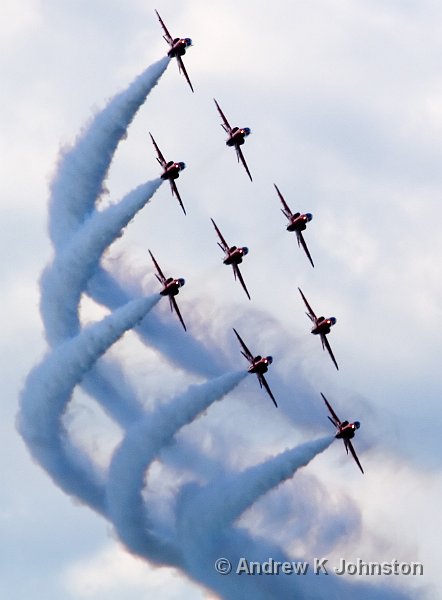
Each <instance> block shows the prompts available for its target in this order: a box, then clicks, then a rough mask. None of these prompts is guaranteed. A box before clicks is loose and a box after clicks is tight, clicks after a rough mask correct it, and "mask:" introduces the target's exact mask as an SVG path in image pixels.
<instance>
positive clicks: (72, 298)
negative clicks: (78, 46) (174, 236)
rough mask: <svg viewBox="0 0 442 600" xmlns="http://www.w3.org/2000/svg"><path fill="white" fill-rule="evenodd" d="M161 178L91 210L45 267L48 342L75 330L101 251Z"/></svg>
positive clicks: (43, 299) (43, 312) (43, 305)
mask: <svg viewBox="0 0 442 600" xmlns="http://www.w3.org/2000/svg"><path fill="white" fill-rule="evenodd" d="M162 181H163V180H162V179H160V178H158V179H156V180H155V181H149V182H147V183H144V184H142V185H139V186H138V187H137V188H135V189H134V190H132V191H131V192H130V193H129V194H128V195H127V196H125V197H124V198H123V199H122V200H121V201H120V202H119V203H118V204H114V205H112V206H109V207H108V208H106V209H105V210H103V211H101V212H95V213H93V214H92V215H91V216H90V217H89V218H88V219H87V220H86V221H85V222H84V224H83V226H82V227H81V229H79V230H78V231H77V232H76V233H75V234H74V235H73V236H72V237H71V239H70V240H69V242H67V243H66V245H65V246H64V248H63V249H62V250H61V251H60V252H59V253H58V254H57V255H56V257H55V259H54V262H53V263H52V264H51V265H50V266H49V267H48V268H46V269H45V271H44V273H43V276H42V278H41V290H42V296H41V304H40V311H41V315H42V317H43V323H44V325H45V331H46V337H47V339H48V342H49V343H50V344H51V345H54V344H57V343H59V342H60V341H63V340H65V339H66V338H68V337H72V336H73V335H76V334H77V333H78V331H79V329H80V319H79V315H78V305H79V303H80V297H81V294H82V292H83V290H84V288H85V287H86V285H87V282H88V280H89V279H90V278H91V276H92V275H93V273H94V271H95V270H96V269H97V267H98V264H99V262H100V259H101V257H102V255H103V252H104V251H105V250H106V248H108V247H109V246H110V245H111V244H112V242H114V241H115V239H116V238H118V237H119V236H120V235H121V233H122V231H123V229H124V228H125V227H126V225H127V224H128V223H129V221H131V220H132V219H133V218H134V217H135V215H136V214H137V213H138V212H139V211H140V210H141V209H142V208H144V206H146V204H147V203H148V202H149V200H150V199H151V198H152V196H153V195H154V193H155V192H156V190H157V189H158V187H159V186H160V185H161V183H162Z"/></svg>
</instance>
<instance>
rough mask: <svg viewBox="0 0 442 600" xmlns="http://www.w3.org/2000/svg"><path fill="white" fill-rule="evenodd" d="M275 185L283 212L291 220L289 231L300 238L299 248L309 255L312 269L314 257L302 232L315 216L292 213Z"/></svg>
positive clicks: (288, 226)
mask: <svg viewBox="0 0 442 600" xmlns="http://www.w3.org/2000/svg"><path fill="white" fill-rule="evenodd" d="M273 185H274V186H275V189H276V192H277V194H278V196H279V199H280V200H281V203H282V206H283V208H281V212H282V213H283V214H284V215H285V216H286V217H287V219H288V220H289V224H288V225H287V231H296V237H297V238H298V246H302V247H303V249H304V252H305V253H306V255H307V258H308V259H309V261H310V264H311V265H312V267H314V266H315V265H314V264H313V260H312V257H311V256H310V252H309V251H308V248H307V244H306V243H305V240H304V237H303V235H302V232H303V231H304V230H305V229H306V227H307V223H308V222H309V221H311V220H312V219H313V215H312V214H311V213H304V214H301V213H299V212H297V213H292V211H291V210H290V208H289V207H288V205H287V203H286V201H285V200H284V198H283V196H282V194H281V192H280V191H279V189H278V186H277V185H276V183H274V184H273Z"/></svg>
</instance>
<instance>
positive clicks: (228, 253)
mask: <svg viewBox="0 0 442 600" xmlns="http://www.w3.org/2000/svg"><path fill="white" fill-rule="evenodd" d="M155 12H156V14H157V17H158V19H159V21H160V24H161V27H162V29H163V32H164V35H163V38H164V39H165V41H166V42H167V43H168V45H169V50H168V52H167V55H168V56H169V57H171V58H176V60H177V63H178V67H179V71H180V72H181V73H182V74H183V75H184V77H185V79H186V81H187V83H188V84H189V87H190V89H191V90H192V92H193V91H194V90H193V86H192V83H191V81H190V79H189V76H188V74H187V71H186V69H185V66H184V63H183V59H182V57H183V56H184V55H185V53H186V50H187V49H188V48H189V47H190V46H191V45H192V40H191V39H190V38H179V37H177V38H173V37H172V36H171V34H170V33H169V31H168V29H167V27H166V25H165V24H164V22H163V20H162V19H161V17H160V15H159V13H158V11H155ZM214 102H215V106H216V109H217V111H218V113H219V116H220V117H221V120H222V123H221V127H222V128H223V129H224V131H225V132H226V133H227V136H228V137H227V140H226V145H227V146H229V147H233V148H235V152H236V156H237V159H238V162H241V163H242V165H243V167H244V169H245V171H246V173H247V175H248V177H249V179H250V181H252V175H251V173H250V170H249V167H248V165H247V163H246V160H245V158H244V154H243V152H242V149H241V146H243V145H244V143H245V139H246V138H247V137H248V136H249V135H250V133H251V130H250V128H249V127H241V128H240V127H236V126H235V127H232V126H231V125H230V123H229V121H228V120H227V118H226V116H225V114H224V112H223V111H222V109H221V107H220V105H219V104H218V102H217V101H216V100H215V99H214ZM150 137H151V139H152V143H153V145H154V148H155V150H156V153H157V161H158V162H159V164H160V165H161V167H162V168H163V173H162V174H161V179H163V180H168V181H169V184H170V187H171V191H172V195H173V196H176V198H177V200H178V202H179V204H180V206H181V208H182V210H183V212H184V214H186V210H185V208H184V205H183V202H182V200H181V197H180V194H179V192H178V188H177V186H176V183H175V180H176V179H177V178H178V177H179V176H180V173H181V171H183V169H184V168H185V166H186V165H185V164H184V163H183V162H174V161H166V159H165V158H164V156H163V154H162V153H161V151H160V149H159V147H158V145H157V143H156V142H155V140H154V138H153V136H152V134H150ZM274 187H275V190H276V193H277V195H278V197H279V200H280V202H281V205H282V208H281V212H282V213H283V215H284V216H285V217H286V219H287V221H288V223H287V225H286V230H287V231H289V232H294V233H296V238H297V242H298V246H299V247H301V248H302V249H303V251H304V253H305V255H306V256H307V259H308V260H309V262H310V264H311V266H312V267H314V266H315V265H314V263H313V259H312V257H311V254H310V251H309V249H308V247H307V244H306V241H305V239H304V236H303V232H305V230H306V228H307V224H308V223H310V222H311V220H312V214H311V213H309V212H307V213H301V212H295V213H294V212H292V210H291V209H290V207H289V205H288V204H287V202H286V200H285V198H284V197H283V195H282V194H281V192H280V190H279V188H278V186H277V185H276V184H274ZM211 221H212V224H213V227H214V228H215V231H216V234H217V236H218V238H219V241H218V242H217V243H218V246H219V247H220V248H221V250H222V251H223V252H224V259H223V263H224V264H225V265H230V266H231V267H232V269H233V275H234V278H235V280H236V279H238V281H239V282H240V284H241V286H242V288H243V290H244V292H245V294H246V295H247V298H248V299H249V300H250V294H249V291H248V289H247V286H246V284H245V282H244V279H243V277H242V274H241V271H240V270H239V265H240V264H241V263H242V262H243V259H244V257H245V256H247V254H248V252H249V250H248V248H247V247H246V246H242V247H241V246H229V244H228V243H227V242H226V240H225V239H224V237H223V235H222V233H221V231H220V229H219V228H218V226H217V225H216V223H215V221H214V220H213V219H211ZM149 254H150V256H151V258H152V261H153V264H154V266H155V269H156V271H157V273H156V277H157V279H158V281H159V282H160V283H161V284H162V286H163V287H162V290H161V291H160V294H161V295H162V296H167V297H168V298H169V303H170V308H171V311H174V312H175V313H176V314H177V316H178V319H179V320H180V322H181V324H182V326H183V328H184V330H186V325H185V323H184V320H183V318H182V316H181V313H180V311H179V308H178V305H177V302H176V299H175V296H177V295H178V293H179V290H180V288H182V287H183V285H184V283H185V282H184V279H182V278H178V279H174V278H172V277H168V278H166V277H165V275H164V273H163V272H162V270H161V268H160V266H159V264H158V263H157V261H156V260H155V258H154V256H153V254H152V252H150V250H149ZM298 289H299V293H300V294H301V298H302V300H303V302H304V304H305V306H306V308H307V312H306V314H307V316H308V318H309V319H310V321H311V322H312V324H313V327H312V329H311V333H312V334H313V335H317V336H319V338H320V339H321V343H322V348H323V350H326V351H327V352H328V354H329V356H330V358H331V360H332V361H333V364H334V365H335V367H336V369H339V367H338V363H337V362H336V359H335V357H334V354H333V352H332V349H331V347H330V344H329V341H328V339H327V336H328V335H329V333H330V330H331V327H333V325H335V324H336V318H335V317H328V318H326V317H323V316H321V317H317V316H316V314H315V312H314V311H313V309H312V307H311V306H310V304H309V303H308V301H307V298H306V297H305V295H304V294H303V292H302V290H301V289H300V288H298ZM233 331H234V333H235V336H236V338H237V340H238V342H239V344H240V346H241V354H242V355H243V356H244V358H246V360H247V361H248V362H249V367H248V369H247V370H248V372H249V373H251V374H254V375H256V376H257V378H258V382H259V385H260V387H261V388H264V389H265V391H266V392H267V394H268V395H269V396H270V398H271V400H272V402H273V404H274V405H275V407H278V404H277V402H276V399H275V397H274V396H273V393H272V391H271V389H270V387H269V385H268V383H267V380H266V378H265V376H264V375H265V373H267V371H268V369H269V366H270V365H271V364H272V362H273V358H272V357H271V356H266V357H263V356H261V355H259V354H258V355H256V356H254V355H253V354H252V353H251V352H250V350H249V348H248V347H247V346H246V344H245V342H244V340H243V339H242V338H241V336H240V335H239V333H238V332H237V331H236V329H233ZM321 395H322V398H323V400H324V402H325V404H326V406H327V409H328V411H329V413H330V415H331V416H328V419H329V420H330V421H331V423H332V424H333V425H334V426H335V427H336V433H335V438H337V439H342V440H343V442H344V445H345V449H346V451H347V454H348V452H349V451H350V453H351V455H352V457H353V459H354V460H355V462H356V464H357V465H358V467H359V469H360V470H361V472H362V473H363V472H364V471H363V469H362V466H361V463H360V462H359V459H358V457H357V455H356V452H355V450H354V448H353V445H352V442H351V440H352V439H353V438H354V436H355V432H356V431H357V430H358V429H359V427H360V423H359V421H354V422H353V423H350V422H349V421H341V420H340V419H339V418H338V417H337V415H336V413H335V412H334V410H333V408H332V406H331V405H330V403H329V402H328V400H327V399H326V397H325V396H324V394H322V393H321Z"/></svg>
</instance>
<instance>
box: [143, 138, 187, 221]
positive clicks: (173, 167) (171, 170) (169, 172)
mask: <svg viewBox="0 0 442 600" xmlns="http://www.w3.org/2000/svg"><path fill="white" fill-rule="evenodd" d="M149 135H150V137H151V140H152V143H153V145H154V147H155V150H156V151H157V154H158V156H157V161H158V162H159V163H160V165H161V166H162V167H163V169H164V171H163V173H162V174H161V179H164V180H166V179H167V180H168V181H169V183H170V189H171V190H172V196H176V197H177V200H178V202H179V203H180V206H181V208H182V209H183V212H184V214H186V209H185V208H184V204H183V202H182V200H181V196H180V194H179V192H178V188H177V186H176V183H175V179H178V177H179V176H180V171H182V170H183V169H185V168H186V165H185V163H183V162H173V160H169V161H166V159H165V158H164V156H163V154H162V152H161V150H160V149H159V148H158V146H157V143H156V141H155V140H154V139H153V135H152V134H151V133H150V132H149Z"/></svg>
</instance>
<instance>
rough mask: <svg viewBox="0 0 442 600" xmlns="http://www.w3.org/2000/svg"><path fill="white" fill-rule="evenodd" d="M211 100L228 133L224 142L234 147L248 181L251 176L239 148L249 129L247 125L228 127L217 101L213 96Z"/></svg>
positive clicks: (222, 125)
mask: <svg viewBox="0 0 442 600" xmlns="http://www.w3.org/2000/svg"><path fill="white" fill-rule="evenodd" d="M213 100H214V101H215V104H216V108H217V109H218V112H219V114H220V115H221V118H222V120H223V123H221V127H222V128H223V129H224V131H225V132H226V133H228V134H229V137H228V138H227V141H226V144H227V146H234V147H235V150H236V156H237V158H238V162H239V161H241V162H242V164H243V165H244V168H245V170H246V172H247V175H248V176H249V177H250V181H252V176H251V175H250V171H249V167H248V166H247V163H246V159H245V158H244V155H243V153H242V151H241V148H240V146H242V145H243V144H244V142H245V138H246V137H247V136H248V135H250V134H251V130H250V128H249V127H242V128H241V129H240V128H239V127H230V125H229V122H228V120H227V119H226V117H225V115H224V113H223V111H222V110H221V108H220V106H219V104H218V102H217V101H216V100H215V98H214V99H213Z"/></svg>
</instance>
